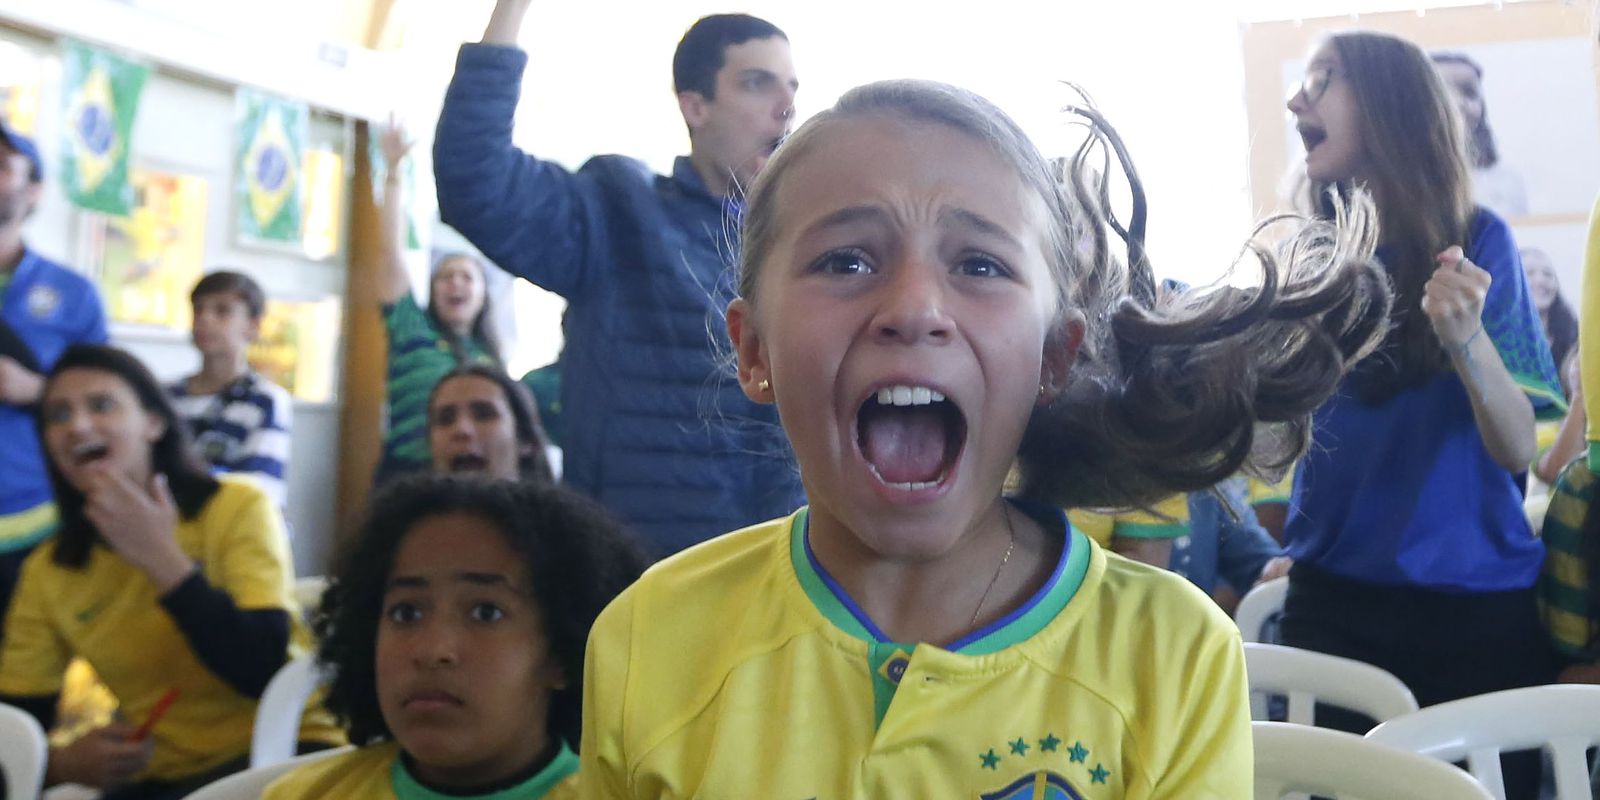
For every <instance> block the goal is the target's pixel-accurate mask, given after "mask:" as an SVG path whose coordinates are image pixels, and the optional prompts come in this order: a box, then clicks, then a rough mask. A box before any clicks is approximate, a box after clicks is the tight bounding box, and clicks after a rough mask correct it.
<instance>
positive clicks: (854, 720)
mask: <svg viewBox="0 0 1600 800" xmlns="http://www.w3.org/2000/svg"><path fill="white" fill-rule="evenodd" d="M1058 519H1059V515H1058ZM804 520H805V511H804V509H802V510H801V511H800V512H797V513H796V514H795V515H794V516H792V517H789V518H786V519H781V520H775V521H772V522H768V523H764V524H762V525H758V526H755V527H752V528H747V529H745V530H743V531H739V532H736V533H732V534H729V535H727V536H723V537H720V538H718V539H714V540H712V541H709V542H706V543H704V544H702V545H699V546H697V547H695V548H692V549H690V550H688V551H685V552H683V553H681V554H679V555H677V556H675V557H673V558H671V559H668V560H666V561H664V562H662V563H660V564H658V565H656V566H655V567H653V568H652V569H651V570H650V571H649V572H647V573H646V574H645V575H644V577H643V578H641V579H640V581H639V582H638V583H636V584H634V585H633V586H632V587H631V588H629V589H628V590H627V591H625V592H624V593H623V594H622V596H621V597H619V598H618V599H617V600H616V601H615V602H614V603H612V604H611V606H610V607H608V608H607V609H606V610H605V612H604V613H602V614H601V615H600V618H599V620H598V621H596V623H595V626H594V629H593V631H592V632H591V634H590V639H589V652H588V658H587V660H586V664H585V672H586V674H585V677H584V726H583V743H582V747H581V748H580V752H581V754H582V767H581V772H582V774H583V782H582V787H581V788H582V791H583V796H584V797H585V798H591V799H592V800H600V798H607V800H609V799H610V798H689V797H699V798H752V797H763V798H765V797H772V798H819V799H820V800H843V798H902V797H904V798H912V797H917V798H924V797H925V798H946V797H950V798H954V797H968V798H979V797H993V798H1021V797H1058V798H1093V799H1094V800H1101V799H1103V798H1128V799H1129V800H1137V799H1138V798H1184V799H1185V800H1205V799H1206V798H1227V800H1237V798H1245V797H1249V796H1250V793H1251V771H1252V766H1253V765H1252V756H1251V740H1250V714H1249V703H1248V699H1247V690H1246V685H1245V673H1244V658H1243V653H1242V649H1241V647H1240V645H1239V634H1238V632H1237V630H1236V629H1235V628H1234V626H1233V624H1232V623H1231V622H1230V621H1229V620H1228V618H1227V617H1226V616H1224V615H1223V613H1222V612H1221V611H1220V610H1219V609H1217V608H1216V606H1215V604H1213V603H1211V601H1210V600H1209V599H1207V598H1206V596H1205V595H1203V594H1201V593H1200V591H1199V590H1198V589H1195V588H1194V587H1193V586H1191V585H1189V583H1188V582H1187V581H1185V580H1183V579H1182V578H1179V577H1177V576H1175V575H1172V574H1170V573H1166V572H1164V571H1161V570H1157V569H1154V568H1151V567H1147V566H1144V565H1141V564H1135V563H1133V562H1131V561H1128V560H1127V559H1123V558H1121V557H1118V556H1115V555H1111V554H1108V553H1106V551H1104V550H1103V549H1101V548H1100V547H1099V546H1097V545H1095V544H1094V543H1093V542H1092V541H1091V540H1090V539H1089V538H1088V537H1086V536H1084V535H1083V534H1081V533H1078V532H1071V533H1070V534H1063V535H1069V536H1070V544H1069V545H1068V546H1067V547H1065V548H1063V554H1062V558H1061V562H1060V563H1058V564H1057V567H1056V571H1055V573H1054V574H1053V576H1052V577H1051V579H1050V581H1048V582H1047V584H1046V586H1045V587H1044V588H1043V589H1041V590H1040V592H1039V594H1038V595H1036V596H1035V597H1034V598H1033V599H1031V600H1030V601H1029V602H1028V603H1027V604H1025V605H1024V607H1023V608H1022V609H1019V610H1018V611H1017V612H1016V613H1014V614H1012V615H1010V617H1008V618H1007V619H1004V620H1001V621H1000V622H999V623H996V625H994V626H991V628H990V629H988V630H986V631H979V632H976V633H974V634H973V635H972V636H969V637H967V640H966V641H964V642H959V643H954V644H952V646H951V648H950V649H944V648H940V647H933V646H929V645H925V644H921V645H902V644H895V643H892V642H885V641H882V640H881V639H877V640H875V638H874V637H873V636H872V634H871V632H870V631H869V630H868V627H867V626H869V625H870V624H871V623H870V620H866V619H865V617H864V615H859V616H858V615H857V614H858V612H857V611H854V610H852V608H853V604H851V603H850V602H849V600H848V598H845V597H843V596H842V595H841V593H839V592H838V590H837V589H835V588H833V586H834V585H833V584H831V583H830V581H831V578H828V577H827V576H826V573H825V572H823V571H821V569H820V567H819V566H818V565H816V563H815V559H814V558H812V557H811V555H810V551H809V548H808V547H807V546H806V544H805V534H804V530H805V528H804V525H805V522H804ZM1053 527H1054V529H1055V530H1058V531H1062V530H1066V527H1065V524H1064V523H1063V522H1060V521H1057V522H1055V523H1054V526H1053Z"/></svg>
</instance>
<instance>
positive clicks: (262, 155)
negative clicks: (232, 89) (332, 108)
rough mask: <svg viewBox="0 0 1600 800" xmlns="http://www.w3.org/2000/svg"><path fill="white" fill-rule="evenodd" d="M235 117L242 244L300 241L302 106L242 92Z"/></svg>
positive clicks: (236, 202) (237, 211)
mask: <svg viewBox="0 0 1600 800" xmlns="http://www.w3.org/2000/svg"><path fill="white" fill-rule="evenodd" d="M234 114H235V118H236V120H237V123H236V128H235V132H234V135H235V142H236V145H235V146H236V153H235V157H234V163H235V167H234V206H235V212H234V215H235V217H236V221H237V225H238V231H239V237H240V239H241V240H242V241H243V242H246V243H254V242H287V243H297V242H299V241H300V222H301V209H302V206H301V177H302V176H301V157H302V155H303V153H304V152H305V141H306V107H305V105H304V104H303V103H297V102H294V101H292V100H286V99H284V98H281V97H275V96H273V95H269V94H264V93H262V92H258V91H255V90H252V89H245V88H241V89H239V91H238V93H237V94H236V95H235V105H234Z"/></svg>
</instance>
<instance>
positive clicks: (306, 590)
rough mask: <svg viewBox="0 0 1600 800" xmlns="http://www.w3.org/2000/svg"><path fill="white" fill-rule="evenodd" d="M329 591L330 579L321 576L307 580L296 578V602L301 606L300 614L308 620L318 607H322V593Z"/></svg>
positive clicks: (312, 576)
mask: <svg viewBox="0 0 1600 800" xmlns="http://www.w3.org/2000/svg"><path fill="white" fill-rule="evenodd" d="M327 590H328V579H327V578H326V577H324V576H321V575H311V576H309V577H305V578H296V579H295V581H294V602H295V604H296V605H298V606H300V614H301V615H302V616H304V617H305V618H307V619H310V618H311V614H312V612H314V611H316V610H317V606H320V605H322V593H323V592H325V591H327Z"/></svg>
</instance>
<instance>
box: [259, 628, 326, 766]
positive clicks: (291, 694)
mask: <svg viewBox="0 0 1600 800" xmlns="http://www.w3.org/2000/svg"><path fill="white" fill-rule="evenodd" d="M329 677H330V676H329V675H327V674H326V673H325V671H324V670H323V669H322V668H321V667H320V666H319V665H318V664H317V662H316V656H314V655H311V654H309V653H308V654H306V655H303V656H299V657H298V658H294V659H291V660H290V661H289V662H288V663H286V664H284V665H283V666H282V667H279V668H278V674H276V675H273V676H272V680H271V681H269V682H268V683H267V688H266V690H265V691H263V692H262V693H261V702H260V703H259V704H257V706H256V721H255V728H254V729H253V731H252V733H251V735H250V767H251V769H256V768H259V767H266V766H270V765H272V764H277V763H279V762H283V761H287V760H289V759H291V758H294V752H295V748H296V746H297V745H298V744H299V741H300V717H301V716H302V715H304V714H305V710H306V701H308V700H310V699H311V695H312V693H314V692H316V690H317V687H319V686H321V685H322V684H323V683H324V682H326V681H327V679H328V678H329Z"/></svg>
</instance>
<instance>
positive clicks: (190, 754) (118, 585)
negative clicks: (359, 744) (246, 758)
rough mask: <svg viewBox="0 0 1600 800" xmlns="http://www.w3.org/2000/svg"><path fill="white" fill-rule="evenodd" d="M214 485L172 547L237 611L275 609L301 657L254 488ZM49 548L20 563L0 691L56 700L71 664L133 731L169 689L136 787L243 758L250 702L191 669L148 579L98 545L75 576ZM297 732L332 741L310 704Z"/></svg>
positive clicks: (273, 534) (302, 638)
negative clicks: (101, 686) (79, 666)
mask: <svg viewBox="0 0 1600 800" xmlns="http://www.w3.org/2000/svg"><path fill="white" fill-rule="evenodd" d="M221 480H222V488H221V489H219V490H218V491H217V493H216V494H215V495H214V496H213V497H212V498H211V500H210V501H209V502H207V503H206V505H205V507H204V508H202V509H201V510H200V513H199V514H198V515H197V516H196V517H195V518H194V519H190V520H181V521H180V522H179V523H178V527H177V530H176V532H175V536H176V538H177V541H178V546H179V547H180V548H182V549H183V552H184V553H186V554H188V555H189V556H190V557H191V558H193V559H195V560H196V561H197V562H199V564H200V569H201V572H202V574H203V575H204V576H205V579H206V581H207V582H208V583H210V584H211V585H212V586H213V587H215V588H217V589H220V590H222V591H224V592H227V593H228V596H229V597H231V598H233V602H234V603H235V604H236V605H237V606H238V607H239V608H241V609H263V608H281V609H284V610H285V611H287V612H288V613H289V620H290V626H291V627H290V644H289V653H288V656H289V657H294V656H296V655H299V654H300V653H302V652H306V651H307V649H308V646H309V644H310V636H309V635H308V633H307V631H306V630H305V627H304V626H303V625H302V624H301V623H300V612H299V609H298V608H297V607H296V606H295V603H294V599H293V597H292V596H291V593H290V589H291V586H292V580H291V579H290V566H289V564H290V562H289V547H288V539H287V538H286V537H285V535H284V530H283V523H282V521H281V520H280V519H279V517H278V512H277V510H276V509H274V508H273V507H272V503H271V502H270V501H268V500H267V497H266V495H264V494H262V492H261V490H260V489H258V488H256V487H255V486H254V485H251V484H249V483H247V482H244V481H238V480H234V479H231V478H223V479H221ZM54 552H55V546H54V544H53V543H50V544H46V545H45V546H42V547H39V548H38V549H36V550H35V551H34V552H33V553H32V554H31V555H29V556H28V558H27V560H25V561H24V562H23V564H22V573H21V577H20V579H19V580H18V583H17V591H16V595H15V596H14V597H13V598H12V601H11V609H10V611H9V613H8V616H7V617H6V627H5V631H6V635H5V640H4V643H3V648H0V694H11V695H24V696H40V695H52V694H57V693H59V692H60V691H61V690H62V686H63V676H64V675H65V674H66V672H67V665H68V664H69V663H70V662H71V660H72V659H73V658H74V657H80V658H83V659H84V660H85V661H87V662H89V665H90V666H92V667H93V668H94V671H95V672H96V673H97V674H98V675H99V676H100V679H101V680H102V681H104V682H105V685H106V686H107V687H108V688H109V689H110V690H111V693H112V694H113V695H115V696H116V698H117V700H118V702H119V703H120V705H121V711H122V715H123V716H124V718H126V719H127V720H129V721H130V722H132V723H133V724H136V725H137V724H139V723H142V722H143V721H144V720H145V719H146V718H147V717H148V716H149V714H150V710H151V708H152V706H154V705H155V704H156V702H157V701H158V700H159V699H160V698H161V696H162V695H163V694H165V693H166V691H167V690H168V689H169V688H173V687H176V688H178V689H179V691H180V692H181V694H180V695H179V696H178V699H177V702H175V703H173V704H172V707H171V709H170V710H169V711H168V712H167V714H166V716H164V717H162V718H161V721H160V722H159V723H157V724H156V726H155V729H154V730H153V731H152V732H151V738H152V739H153V740H154V742H155V754H154V755H153V756H152V757H151V759H150V764H149V765H148V766H147V767H146V769H145V771H144V772H143V773H141V774H140V775H139V776H137V777H138V778H139V779H147V778H153V779H157V780H171V779H176V778H182V777H186V776H190V775H194V774H197V773H200V772H205V771H207V770H210V769H213V768H215V767H218V766H220V765H222V764H223V763H225V762H227V761H229V760H231V759H234V758H237V757H239V756H240V755H243V754H244V753H246V752H248V751H249V749H250V733H251V726H252V724H253V723H254V721H255V714H256V698H253V697H245V696H244V695H241V694H239V692H238V691H236V690H235V689H234V688H233V687H231V686H229V685H228V684H227V683H225V682H223V681H222V679H220V678H218V677H217V676H216V675H215V674H213V673H212V672H211V670H209V669H207V668H206V666H205V665H204V664H202V663H201V662H200V659H199V658H198V657H197V656H196V655H195V653H194V651H193V650H191V649H190V648H189V643H188V641H187V640H186V639H185V638H184V636H183V633H182V632H181V631H179V629H178V626H177V624H176V623H174V622H173V621H172V618H171V617H170V616H169V615H168V614H167V612H166V611H165V609H163V608H162V607H161V602H160V599H159V598H158V596H157V593H156V587H155V585H154V584H152V583H151V582H150V579H149V578H148V577H146V576H145V574H144V573H143V572H140V571H139V569H138V568H137V567H134V566H133V565H132V564H130V563H128V562H127V561H125V560H124V559H123V558H122V557H120V556H118V555H116V554H115V553H113V552H112V551H111V550H110V549H108V548H106V547H102V546H96V547H94V548H93V549H92V550H91V551H90V555H89V561H88V563H87V564H86V565H85V566H84V568H83V569H68V568H66V567H63V566H61V565H59V564H56V563H55V562H53V561H51V556H53V555H54ZM300 735H301V738H302V739H304V740H307V741H320V742H327V743H330V744H338V743H342V742H343V734H342V732H341V731H340V730H339V729H338V727H337V726H335V725H334V724H333V719H332V717H331V716H330V715H329V714H328V713H327V712H326V711H323V710H321V709H320V708H311V709H309V710H308V712H307V714H306V715H305V718H304V720H303V721H302V723H301V728H300Z"/></svg>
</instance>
